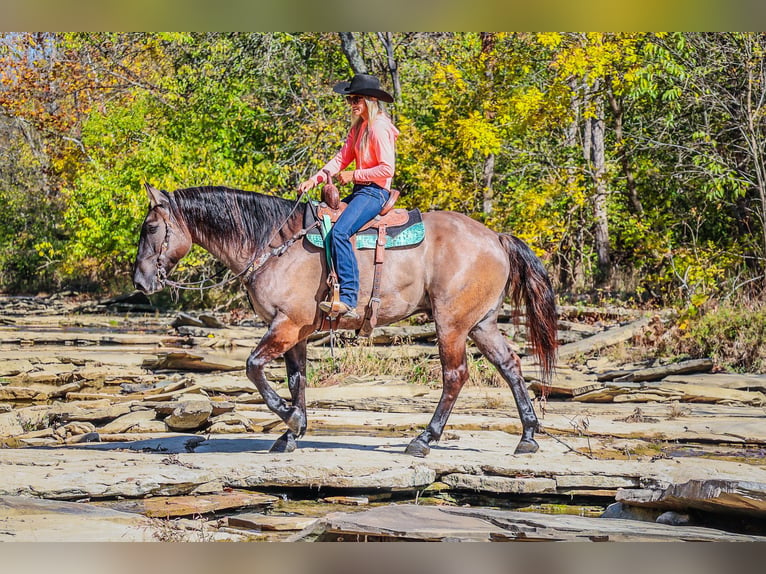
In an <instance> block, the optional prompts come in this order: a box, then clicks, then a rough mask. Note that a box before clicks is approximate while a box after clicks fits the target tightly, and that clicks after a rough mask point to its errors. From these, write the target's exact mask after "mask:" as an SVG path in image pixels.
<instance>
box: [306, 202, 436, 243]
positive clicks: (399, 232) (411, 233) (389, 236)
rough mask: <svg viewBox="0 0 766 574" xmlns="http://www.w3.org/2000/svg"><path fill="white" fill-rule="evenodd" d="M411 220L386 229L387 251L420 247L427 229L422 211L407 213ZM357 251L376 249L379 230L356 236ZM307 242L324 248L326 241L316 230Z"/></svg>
mask: <svg viewBox="0 0 766 574" xmlns="http://www.w3.org/2000/svg"><path fill="white" fill-rule="evenodd" d="M407 213H408V215H409V219H408V220H407V223H405V224H404V225H397V226H393V227H387V228H386V249H392V248H395V247H409V246H412V245H418V244H419V243H421V242H422V241H423V239H424V238H425V236H426V228H425V225H424V224H423V218H422V216H421V213H420V210H418V209H413V210H412V211H408V212H407ZM355 238H356V248H357V249H375V244H376V242H377V241H378V230H377V229H375V228H369V229H364V230H362V231H360V232H359V233H357V234H356V235H355ZM306 240H307V241H308V242H309V243H311V244H312V245H314V246H316V247H323V246H324V241H323V240H322V235H321V234H320V233H319V230H318V229H316V228H314V229H312V230H311V231H309V232H308V233H307V234H306Z"/></svg>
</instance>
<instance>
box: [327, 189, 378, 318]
mask: <svg viewBox="0 0 766 574" xmlns="http://www.w3.org/2000/svg"><path fill="white" fill-rule="evenodd" d="M388 196H389V193H388V191H387V190H385V189H383V188H382V187H380V186H378V185H375V184H368V185H355V186H354V189H353V190H352V191H351V195H349V196H348V197H345V198H343V201H344V202H345V203H347V204H348V207H346V209H345V210H344V211H343V213H342V214H341V216H340V217H339V218H338V221H336V222H335V225H333V228H332V231H331V232H330V245H331V246H332V252H331V253H332V260H333V263H334V264H335V271H336V272H337V274H338V283H340V300H341V301H342V302H343V303H345V304H346V305H348V306H349V307H351V308H352V309H353V308H355V307H356V303H357V297H358V293H359V268H358V267H357V264H356V256H355V255H354V246H353V245H352V243H351V238H352V237H353V235H354V234H355V233H356V232H357V231H359V230H360V229H361V228H362V227H363V226H364V225H365V224H366V223H367V222H368V221H370V220H371V219H373V218H374V217H375V216H376V215H377V214H378V213H380V210H381V208H382V207H383V204H384V203H386V201H387V200H388Z"/></svg>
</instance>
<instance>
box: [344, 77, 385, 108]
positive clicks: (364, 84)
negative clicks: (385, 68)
mask: <svg viewBox="0 0 766 574" xmlns="http://www.w3.org/2000/svg"><path fill="white" fill-rule="evenodd" d="M333 91H334V92H337V93H339V94H343V95H344V96H348V95H351V94H358V95H360V96H373V97H375V98H378V99H379V100H383V101H384V102H388V103H389V104H390V103H391V102H393V101H394V97H393V96H392V95H391V94H389V93H388V92H387V91H385V90H384V89H383V88H381V87H380V80H379V79H378V78H376V77H375V76H370V75H369V74H357V75H356V76H354V77H353V78H351V81H350V82H338V83H337V84H335V86H334V87H333Z"/></svg>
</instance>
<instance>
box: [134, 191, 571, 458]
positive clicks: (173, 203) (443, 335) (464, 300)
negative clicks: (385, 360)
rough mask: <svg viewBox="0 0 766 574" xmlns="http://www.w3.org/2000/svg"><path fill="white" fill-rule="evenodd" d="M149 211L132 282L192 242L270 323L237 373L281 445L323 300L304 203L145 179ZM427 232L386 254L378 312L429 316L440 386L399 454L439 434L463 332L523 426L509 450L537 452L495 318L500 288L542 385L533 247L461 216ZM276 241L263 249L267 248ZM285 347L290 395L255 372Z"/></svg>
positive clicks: (363, 293) (551, 338)
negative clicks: (278, 425)
mask: <svg viewBox="0 0 766 574" xmlns="http://www.w3.org/2000/svg"><path fill="white" fill-rule="evenodd" d="M146 189H147V191H148V193H149V212H148V214H147V215H146V219H145V220H144V222H143V226H142V227H141V239H140V242H139V245H138V255H137V257H136V262H135V268H134V273H133V282H134V284H135V286H136V288H137V289H140V290H141V291H143V292H145V293H147V294H151V293H155V292H157V291H159V290H161V289H162V288H163V287H164V286H165V284H166V282H167V276H168V274H169V273H170V272H171V270H172V269H173V268H174V266H175V265H176V264H177V263H178V261H179V260H180V259H181V258H182V257H184V256H185V255H186V254H187V253H188V252H189V250H190V249H191V247H192V244H198V245H200V246H202V247H203V248H204V249H206V250H207V251H208V252H210V253H211V254H212V255H213V256H214V257H216V258H217V259H218V260H219V261H221V262H222V263H223V264H224V265H226V266H227V267H228V268H229V269H230V270H231V271H232V272H233V273H234V274H236V275H237V276H238V278H239V280H240V281H241V282H242V283H243V284H244V286H245V288H246V289H247V291H248V294H249V297H250V300H251V302H252V304H253V307H254V309H255V311H256V312H257V313H258V315H259V316H260V317H261V318H262V319H263V320H264V321H266V323H267V324H268V325H269V328H268V331H267V333H266V334H265V335H264V337H263V339H261V341H260V343H259V344H258V346H257V347H256V348H255V350H253V352H252V353H251V354H250V357H249V358H248V360H247V376H248V377H249V378H250V380H251V381H253V383H255V386H256V387H257V388H258V390H259V391H260V393H261V395H263V398H264V399H265V401H266V404H267V405H268V407H269V408H270V409H271V410H272V411H273V412H274V413H276V414H277V415H278V416H279V417H280V418H281V419H282V420H283V421H284V422H285V424H286V425H287V429H288V430H287V431H286V432H285V433H284V434H283V435H282V436H280V437H279V439H277V441H276V442H275V443H274V445H273V446H272V447H271V451H272V452H290V451H293V450H294V449H295V448H296V439H297V438H300V437H302V436H303V434H304V433H305V432H306V402H305V387H306V339H307V337H308V336H309V335H311V334H312V333H313V332H315V331H316V330H317V329H319V328H320V326H321V324H322V313H321V311H319V309H318V303H319V302H320V301H322V300H324V299H325V297H326V295H327V292H328V286H327V282H326V276H327V263H326V258H325V256H324V253H323V251H322V250H321V249H320V248H317V247H314V246H312V245H310V244H309V243H308V242H306V241H297V240H296V237H300V231H301V229H302V227H303V216H304V210H305V209H306V204H305V203H299V204H296V203H295V202H293V201H289V200H287V199H283V198H279V197H274V196H267V195H262V194H260V193H255V192H250V191H240V190H235V189H228V188H224V187H194V188H188V189H179V190H176V191H175V192H172V193H168V192H165V191H160V190H157V189H155V188H153V187H152V186H150V185H148V184H147V185H146ZM423 222H424V225H425V230H426V234H425V240H424V241H423V242H422V243H420V244H419V245H417V246H416V247H413V248H409V249H395V250H391V251H388V252H387V254H386V262H385V273H384V274H383V277H382V285H381V289H380V299H381V305H380V309H379V314H378V321H379V324H381V325H388V324H391V323H394V322H396V321H400V320H402V319H404V318H406V317H408V316H410V315H412V314H414V313H418V312H429V313H430V314H431V316H432V317H433V320H434V323H435V325H436V333H437V338H438V345H439V356H440V359H441V365H442V379H443V380H442V394H441V398H440V399H439V403H438V405H437V407H436V410H435V412H434V414H433V417H432V418H431V421H430V422H429V424H428V426H427V427H426V429H425V430H424V431H423V432H422V433H421V434H420V435H418V436H417V437H416V438H414V439H413V440H412V441H411V442H410V443H409V445H408V446H407V449H406V452H407V453H409V454H411V455H414V456H421V457H422V456H426V455H427V454H428V453H429V451H430V447H429V444H430V443H432V442H436V441H438V440H439V437H440V436H441V434H442V431H443V430H444V426H445V424H446V423H447V419H448V417H449V415H450V412H451V411H452V407H453V406H454V405H455V401H456V399H457V397H458V394H459V393H460V389H461V388H462V387H463V385H464V384H465V382H466V379H467V378H468V368H467V365H466V340H467V338H468V337H470V338H471V339H472V340H473V341H474V343H475V344H476V346H477V347H478V349H479V350H480V351H481V352H482V353H483V354H484V356H485V357H486V358H487V359H488V360H489V361H490V362H491V363H492V364H493V365H494V366H495V367H496V368H497V369H498V371H499V372H500V374H501V375H502V376H503V378H504V379H505V380H506V381H507V382H508V384H509V385H510V387H511V391H512V392H513V397H514V399H515V400H516V405H517V407H518V410H519V416H520V418H521V423H522V429H523V430H522V435H521V441H520V442H519V444H518V445H517V447H516V450H515V452H516V453H531V452H535V451H537V449H538V445H537V442H536V441H535V439H534V434H535V431H536V430H537V429H538V421H537V416H536V415H535V412H534V408H533V406H532V402H531V401H530V399H529V396H528V394H527V389H526V387H525V385H524V379H523V378H522V375H521V362H520V360H519V357H518V356H517V355H516V354H515V353H514V352H513V350H512V349H511V347H510V345H509V344H508V342H507V341H506V339H505V337H504V336H503V334H502V333H501V332H500V330H499V329H498V326H497V317H498V312H499V311H500V308H501V306H502V303H503V300H504V298H505V297H506V296H508V297H510V299H511V302H512V303H513V304H514V306H515V307H517V308H518V307H520V306H521V305H522V304H523V305H524V308H525V310H526V327H527V333H528V337H529V343H530V345H531V348H532V350H533V352H534V354H535V355H536V356H537V358H538V360H539V365H540V371H541V373H542V378H543V379H544V382H545V383H548V382H549V381H550V377H551V374H552V371H553V368H554V364H555V359H556V345H557V342H556V307H555V299H554V294H553V290H552V288H551V283H550V280H549V278H548V275H547V273H546V271H545V269H544V268H543V266H542V263H541V262H540V260H539V259H538V258H537V257H536V256H535V254H534V253H533V252H532V251H531V250H530V249H529V247H528V246H527V245H526V244H524V242H522V241H521V240H520V239H518V238H516V237H514V236H512V235H509V234H505V233H496V232H494V231H492V230H490V229H488V228H487V227H485V226H484V225H482V224H481V223H479V222H477V221H475V220H473V219H471V218H469V217H467V216H465V215H461V214H459V213H454V212H448V211H436V212H429V213H424V214H423ZM279 247H283V248H284V249H281V250H278V251H273V249H274V248H279ZM373 256H374V250H369V251H361V250H360V251H357V258H358V261H359V268H360V307H359V308H360V309H363V308H364V306H365V305H366V304H367V302H368V300H369V298H370V294H371V291H372V280H373V278H372V267H373V262H372V258H373ZM336 324H337V325H338V328H340V329H358V328H359V327H360V324H361V320H360V319H354V320H350V319H340V321H339V322H337V323H336ZM281 355H283V356H284V359H285V363H286V366H287V381H288V386H289V389H290V394H291V397H292V401H291V402H292V404H290V403H288V402H287V401H285V400H284V399H283V398H281V397H280V396H279V395H278V394H277V393H276V392H275V391H274V389H272V388H271V386H270V385H269V383H268V382H267V380H266V376H265V375H264V367H265V366H266V364H267V363H268V362H269V361H272V360H273V359H275V358H277V357H279V356H281Z"/></svg>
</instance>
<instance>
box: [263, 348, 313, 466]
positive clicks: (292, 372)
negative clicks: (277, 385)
mask: <svg viewBox="0 0 766 574" xmlns="http://www.w3.org/2000/svg"><path fill="white" fill-rule="evenodd" d="M285 367H286V368H287V386H288V387H289V389H290V397H291V398H292V403H293V408H297V409H298V410H299V411H300V413H301V414H302V416H303V427H302V428H301V429H300V431H299V433H298V434H296V433H295V432H293V430H292V429H289V428H288V429H287V430H286V431H285V432H284V434H282V436H281V437H279V438H278V439H277V440H276V442H274V444H273V445H272V446H271V449H269V451H270V452H292V451H294V450H295V449H296V447H297V444H296V442H295V440H296V439H298V438H301V437H302V436H303V435H304V433H305V432H306V341H305V340H303V341H301V342H300V343H298V344H297V345H295V346H294V347H293V348H292V349H289V350H288V351H285Z"/></svg>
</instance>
